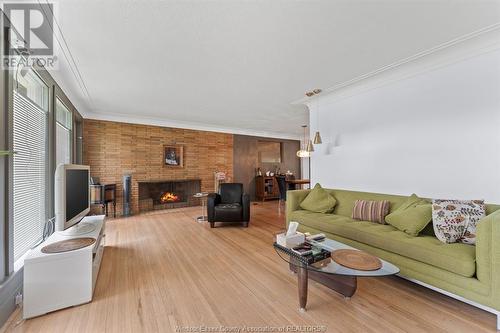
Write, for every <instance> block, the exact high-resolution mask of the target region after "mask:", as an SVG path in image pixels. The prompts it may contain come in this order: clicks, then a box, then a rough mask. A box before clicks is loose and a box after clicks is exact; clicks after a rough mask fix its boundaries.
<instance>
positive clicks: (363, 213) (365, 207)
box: [351, 200, 390, 224]
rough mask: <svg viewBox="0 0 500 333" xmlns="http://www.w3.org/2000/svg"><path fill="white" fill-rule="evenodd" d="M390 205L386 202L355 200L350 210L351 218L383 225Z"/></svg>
mask: <svg viewBox="0 0 500 333" xmlns="http://www.w3.org/2000/svg"><path fill="white" fill-rule="evenodd" d="M389 208H390V203H389V201H387V200H382V201H370V200H356V202H354V208H353V209H352V216H351V217H352V218H353V219H355V220H359V221H370V222H376V223H380V224H385V216H386V215H387V214H389Z"/></svg>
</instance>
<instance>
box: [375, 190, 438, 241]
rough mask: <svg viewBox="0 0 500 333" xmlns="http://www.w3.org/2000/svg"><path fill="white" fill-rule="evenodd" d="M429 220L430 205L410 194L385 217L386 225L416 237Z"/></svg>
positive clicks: (430, 217) (430, 216)
mask: <svg viewBox="0 0 500 333" xmlns="http://www.w3.org/2000/svg"><path fill="white" fill-rule="evenodd" d="M431 220H432V205H431V203H430V202H428V201H427V200H425V199H422V198H419V197H418V196H417V195H416V194H412V195H411V196H410V197H409V198H408V200H406V202H405V203H404V204H403V205H402V206H401V207H399V208H398V209H396V210H395V211H394V212H392V213H391V214H389V215H387V216H386V217H385V221H386V222H387V223H389V224H390V225H392V226H393V227H395V228H396V229H398V230H401V231H403V232H406V233H407V234H408V235H410V236H418V234H419V233H420V231H422V230H423V229H424V228H425V227H426V226H427V225H428V224H429V222H430V221H431Z"/></svg>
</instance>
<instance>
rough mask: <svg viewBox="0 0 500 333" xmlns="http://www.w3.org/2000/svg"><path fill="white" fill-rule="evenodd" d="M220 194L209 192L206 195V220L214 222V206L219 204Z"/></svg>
mask: <svg viewBox="0 0 500 333" xmlns="http://www.w3.org/2000/svg"><path fill="white" fill-rule="evenodd" d="M220 200H221V198H220V195H219V194H217V193H210V194H209V195H208V197H207V219H208V222H215V206H216V205H218V204H220Z"/></svg>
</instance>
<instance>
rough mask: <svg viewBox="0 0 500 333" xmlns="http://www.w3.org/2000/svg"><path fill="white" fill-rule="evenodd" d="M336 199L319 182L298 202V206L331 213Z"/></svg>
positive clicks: (317, 211) (312, 210)
mask: <svg viewBox="0 0 500 333" xmlns="http://www.w3.org/2000/svg"><path fill="white" fill-rule="evenodd" d="M336 204H337V200H335V198H334V197H333V196H331V195H330V194H329V193H328V192H327V191H325V189H323V188H322V187H321V185H320V184H316V185H315V186H314V188H313V189H312V190H311V192H309V194H308V195H307V197H305V199H304V200H302V202H301V203H300V208H302V209H305V210H309V211H311V212H316V213H323V214H325V213H331V212H332V211H333V209H334V208H335V205H336Z"/></svg>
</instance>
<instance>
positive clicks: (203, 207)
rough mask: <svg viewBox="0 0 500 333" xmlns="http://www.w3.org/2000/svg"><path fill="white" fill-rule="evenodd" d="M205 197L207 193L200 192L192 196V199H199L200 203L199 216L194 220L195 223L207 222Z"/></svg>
mask: <svg viewBox="0 0 500 333" xmlns="http://www.w3.org/2000/svg"><path fill="white" fill-rule="evenodd" d="M207 197H208V193H205V192H202V193H196V194H195V195H193V198H199V199H200V201H201V215H200V216H198V217H197V218H196V221H197V222H200V223H202V222H205V221H207V220H208V218H207V215H206V214H207V213H206V212H207Z"/></svg>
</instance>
